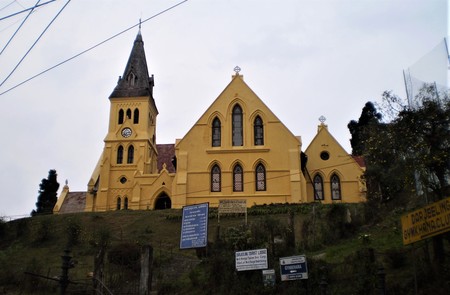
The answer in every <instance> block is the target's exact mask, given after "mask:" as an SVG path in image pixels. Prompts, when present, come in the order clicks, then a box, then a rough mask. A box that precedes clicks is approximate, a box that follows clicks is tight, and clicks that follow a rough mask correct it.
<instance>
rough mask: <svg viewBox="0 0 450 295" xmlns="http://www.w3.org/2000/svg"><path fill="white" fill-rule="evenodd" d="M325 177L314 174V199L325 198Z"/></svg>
mask: <svg viewBox="0 0 450 295" xmlns="http://www.w3.org/2000/svg"><path fill="white" fill-rule="evenodd" d="M323 199H324V195H323V179H322V176H320V175H319V174H316V176H314V200H323Z"/></svg>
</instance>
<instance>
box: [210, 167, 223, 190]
mask: <svg viewBox="0 0 450 295" xmlns="http://www.w3.org/2000/svg"><path fill="white" fill-rule="evenodd" d="M220 182H221V175H220V168H219V166H218V165H214V166H213V167H212V169H211V191H212V192H220V191H221V183H220Z"/></svg>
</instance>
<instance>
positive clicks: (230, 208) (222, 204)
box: [217, 200, 247, 224]
mask: <svg viewBox="0 0 450 295" xmlns="http://www.w3.org/2000/svg"><path fill="white" fill-rule="evenodd" d="M230 213H245V224H247V200H219V208H218V214H217V222H218V223H219V224H220V214H230Z"/></svg>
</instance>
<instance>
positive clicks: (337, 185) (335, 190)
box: [331, 174, 342, 200]
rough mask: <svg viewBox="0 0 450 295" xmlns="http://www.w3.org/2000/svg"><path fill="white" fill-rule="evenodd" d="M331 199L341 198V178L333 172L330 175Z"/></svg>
mask: <svg viewBox="0 0 450 295" xmlns="http://www.w3.org/2000/svg"><path fill="white" fill-rule="evenodd" d="M331 199H332V200H341V199H342V196H341V180H340V179H339V176H337V175H336V174H333V176H331Z"/></svg>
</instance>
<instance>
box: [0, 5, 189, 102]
mask: <svg viewBox="0 0 450 295" xmlns="http://www.w3.org/2000/svg"><path fill="white" fill-rule="evenodd" d="M187 1H188V0H183V1H181V2H178V3H177V4H175V5H172V6H170V7H169V8H166V9H164V10H162V11H160V12H158V13H157V14H154V15H152V16H151V17H149V18H146V19H144V20H143V21H139V23H137V24H135V25H133V26H131V27H129V28H126V29H124V30H122V31H120V32H119V33H117V34H115V35H113V36H111V37H109V38H107V39H105V40H103V41H101V42H99V43H97V44H95V45H93V46H91V47H89V48H87V49H85V50H83V51H81V52H80V53H78V54H75V55H73V56H72V57H69V58H67V59H65V60H63V61H61V62H59V63H57V64H56V65H54V66H51V67H50V68H47V69H46V70H43V71H42V72H39V73H37V74H36V75H34V76H31V77H30V78H28V79H26V80H24V81H22V82H20V83H18V84H16V85H15V86H12V87H11V88H8V89H7V90H5V91H3V92H0V96H2V95H4V94H6V93H8V92H10V91H11V90H14V89H16V88H17V87H19V86H22V85H23V84H25V83H27V82H29V81H31V80H33V79H35V78H37V77H39V76H40V75H43V74H45V73H47V72H49V71H51V70H53V69H54V68H57V67H59V66H61V65H63V64H65V63H67V62H69V61H71V60H73V59H75V58H77V57H79V56H80V55H83V54H84V53H86V52H89V51H91V50H93V49H95V48H97V47H99V46H100V45H103V44H104V43H106V42H108V41H110V40H112V39H114V38H116V37H118V36H120V35H122V34H124V33H126V32H128V31H129V30H131V29H133V28H135V27H137V26H140V25H141V24H142V23H145V22H147V21H149V20H151V19H153V18H155V17H157V16H160V15H161V14H163V13H165V12H167V11H169V10H172V9H174V8H176V7H178V6H180V5H181V4H183V3H185V2H187ZM3 83H4V82H3ZM3 83H2V84H0V87H1V86H2V85H3Z"/></svg>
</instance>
